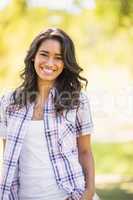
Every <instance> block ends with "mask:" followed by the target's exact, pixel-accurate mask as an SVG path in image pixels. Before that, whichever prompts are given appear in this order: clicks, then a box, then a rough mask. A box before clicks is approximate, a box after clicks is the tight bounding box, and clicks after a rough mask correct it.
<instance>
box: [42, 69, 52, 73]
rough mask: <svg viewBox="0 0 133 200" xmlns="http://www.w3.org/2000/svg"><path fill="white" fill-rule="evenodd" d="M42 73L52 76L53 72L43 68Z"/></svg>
mask: <svg viewBox="0 0 133 200" xmlns="http://www.w3.org/2000/svg"><path fill="white" fill-rule="evenodd" d="M43 72H44V73H47V74H52V73H53V72H54V70H52V69H46V68H43Z"/></svg>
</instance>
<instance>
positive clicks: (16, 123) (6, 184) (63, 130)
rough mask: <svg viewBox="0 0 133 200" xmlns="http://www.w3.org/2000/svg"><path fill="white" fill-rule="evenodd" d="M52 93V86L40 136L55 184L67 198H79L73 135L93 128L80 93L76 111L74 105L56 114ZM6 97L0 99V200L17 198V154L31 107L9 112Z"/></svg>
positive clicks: (81, 186) (81, 182)
mask: <svg viewBox="0 0 133 200" xmlns="http://www.w3.org/2000/svg"><path fill="white" fill-rule="evenodd" d="M54 94H55V89H54V88H53V89H52V90H51V91H50V94H49V97H48V101H47V102H46V103H45V105H44V137H46V141H47V147H48V151H49V157H50V160H51V163H52V167H53V171H54V174H55V179H56V182H57V184H58V186H59V187H60V188H63V189H64V190H65V191H66V192H67V193H68V196H69V199H70V200H79V199H80V197H81V195H82V193H83V191H84V188H85V182H84V175H83V171H82V167H81V165H80V164H79V161H78V149H77V143H76V138H77V137H79V136H80V135H85V134H90V133H92V131H93V123H92V118H91V112H90V106H89V101H88V98H87V96H86V95H85V94H84V93H83V92H81V94H80V106H79V109H78V110H76V108H75V109H72V110H70V111H69V112H68V113H66V111H64V112H63V114H62V115H57V114H56V112H55V108H54V103H53V97H54ZM10 96H11V94H9V95H5V96H3V97H2V98H1V100H0V136H3V137H5V138H6V147H5V153H4V160H3V172H2V180H1V182H0V200H18V190H19V179H18V162H19V155H20V151H21V148H22V145H23V141H24V137H25V134H26V132H27V128H28V125H29V121H30V120H31V119H32V115H33V108H34V103H32V104H30V105H29V106H28V109H26V108H25V107H23V108H21V109H20V110H18V111H15V112H9V110H8V109H7V108H8V105H9V104H10V102H11V98H10ZM44 159H45V158H44Z"/></svg>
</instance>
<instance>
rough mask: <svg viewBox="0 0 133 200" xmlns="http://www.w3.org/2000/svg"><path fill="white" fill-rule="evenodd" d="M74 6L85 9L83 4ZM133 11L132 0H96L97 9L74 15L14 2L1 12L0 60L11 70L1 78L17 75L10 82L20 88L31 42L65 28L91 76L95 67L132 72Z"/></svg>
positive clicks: (24, 2)
mask: <svg viewBox="0 0 133 200" xmlns="http://www.w3.org/2000/svg"><path fill="white" fill-rule="evenodd" d="M74 3H75V5H76V6H79V7H80V6H81V1H80V0H78V1H74ZM123 5H126V8H125V7H124V6H123ZM132 8H133V5H132V1H131V0H129V1H126V0H115V1H110V0H106V1H102V0H96V9H94V10H87V9H85V8H84V9H82V11H81V12H80V13H77V14H73V13H68V12H65V11H59V10H48V9H47V8H42V7H40V8H35V7H29V6H28V5H27V1H26V0H13V1H11V2H10V4H9V5H8V6H7V7H6V8H5V9H4V10H2V11H1V12H0V42H1V45H0V59H1V66H4V68H5V69H8V71H6V73H3V72H2V73H1V74H0V78H1V79H3V80H5V79H6V78H7V77H8V76H7V74H8V75H10V74H11V73H14V78H13V80H12V81H11V78H12V77H10V76H9V77H10V78H7V79H8V80H7V81H9V82H10V83H11V82H12V84H13V85H14V86H16V83H17V81H16V80H18V73H19V70H20V68H21V67H23V58H24V56H25V54H26V51H27V49H28V46H29V44H30V42H31V41H32V39H33V38H34V36H35V35H36V34H37V33H38V32H40V31H41V30H42V29H44V28H46V27H50V26H54V27H60V28H63V29H64V30H65V31H67V32H68V34H70V35H71V37H72V39H73V40H74V42H75V44H76V53H77V55H78V61H79V64H81V65H82V67H83V68H84V69H85V71H86V72H87V73H88V71H89V68H90V66H93V65H98V66H99V67H100V66H101V67H110V66H117V65H118V66H120V65H122V66H125V67H127V68H129V70H131V71H132V65H133V60H132V52H133V45H132V43H133V28H132V26H131V23H132V13H133V12H132ZM116 44H117V45H116ZM18 69H19V70H18ZM2 70H3V69H2Z"/></svg>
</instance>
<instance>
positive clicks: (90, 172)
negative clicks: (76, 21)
mask: <svg viewBox="0 0 133 200" xmlns="http://www.w3.org/2000/svg"><path fill="white" fill-rule="evenodd" d="M81 71H82V68H81V67H80V66H79V65H78V63H77V61H76V57H75V49H74V44H73V42H72V40H71V38H70V37H69V36H68V35H67V34H66V33H65V32H64V31H63V30H61V29H55V28H50V29H47V30H46V31H43V32H41V33H39V34H38V35H37V36H36V37H35V39H34V40H33V42H32V43H31V45H30V47H29V51H28V52H27V55H26V58H25V68H24V71H23V73H22V74H21V77H22V79H23V82H22V84H21V85H20V86H19V87H18V88H16V89H15V91H13V92H11V93H10V94H5V95H4V96H3V97H2V98H1V99H0V111H1V112H0V135H1V136H2V137H3V138H4V139H5V141H6V145H5V149H4V162H3V173H2V180H1V183H0V199H1V200H5V199H6V200H14V199H15V200H18V199H19V200H28V199H35V200H38V199H39V200H44V199H45V200H51V199H55V200H66V199H67V200H92V199H95V198H97V197H96V196H95V197H94V198H93V195H94V193H95V184H94V161H93V154H92V150H91V133H92V131H93V123H92V118H91V111H90V106H89V101H88V98H87V96H86V95H85V94H84V92H83V91H81V88H82V84H81V81H82V82H83V81H84V82H85V84H87V80H86V79H85V78H83V77H81V76H80V72H81Z"/></svg>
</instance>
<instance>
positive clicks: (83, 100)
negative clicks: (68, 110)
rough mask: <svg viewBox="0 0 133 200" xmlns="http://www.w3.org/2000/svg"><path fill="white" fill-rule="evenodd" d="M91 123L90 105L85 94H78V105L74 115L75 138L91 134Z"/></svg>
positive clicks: (92, 127)
mask: <svg viewBox="0 0 133 200" xmlns="http://www.w3.org/2000/svg"><path fill="white" fill-rule="evenodd" d="M93 129H94V126H93V121H92V114H91V108H90V103H89V99H88V97H87V95H86V94H85V93H83V92H82V93H81V94H80V105H79V107H78V109H77V113H76V134H77V137H79V136H80V135H88V134H91V133H93Z"/></svg>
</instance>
